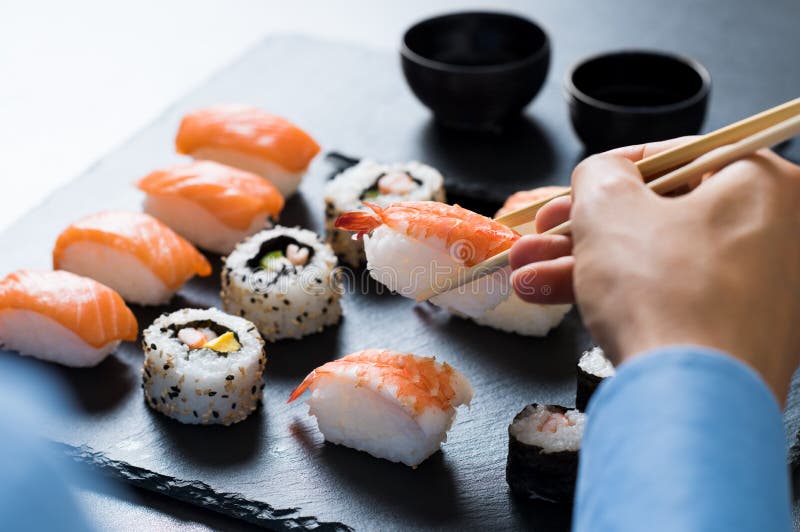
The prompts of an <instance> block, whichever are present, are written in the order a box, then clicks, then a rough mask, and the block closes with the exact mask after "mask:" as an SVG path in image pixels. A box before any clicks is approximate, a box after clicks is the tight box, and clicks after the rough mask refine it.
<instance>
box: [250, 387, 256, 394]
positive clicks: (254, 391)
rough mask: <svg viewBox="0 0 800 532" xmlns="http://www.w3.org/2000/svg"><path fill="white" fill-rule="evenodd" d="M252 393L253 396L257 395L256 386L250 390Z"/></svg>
mask: <svg viewBox="0 0 800 532" xmlns="http://www.w3.org/2000/svg"><path fill="white" fill-rule="evenodd" d="M250 393H253V394H254V393H256V387H255V386H253V387H252V388H250Z"/></svg>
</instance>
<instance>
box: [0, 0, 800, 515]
mask: <svg viewBox="0 0 800 532" xmlns="http://www.w3.org/2000/svg"><path fill="white" fill-rule="evenodd" d="M611 4H612V3H602V4H601V3H581V4H580V5H578V4H577V3H575V2H548V3H544V2H537V3H532V2H518V3H515V4H513V5H514V6H515V7H516V10H517V11H519V12H521V13H524V14H528V15H530V16H532V17H534V18H536V19H537V20H538V21H539V22H541V23H542V24H543V25H544V26H545V27H546V28H547V29H548V31H549V33H550V36H551V39H552V41H553V48H554V56H553V59H554V60H553V65H552V67H551V72H550V77H549V80H548V83H547V85H546V87H545V89H544V91H543V93H542V94H541V95H540V97H539V98H538V99H537V100H536V101H535V102H534V103H533V104H532V105H531V107H530V108H529V109H528V119H527V120H526V121H525V122H524V123H523V124H522V125H521V126H520V127H521V130H519V133H520V134H521V136H522V137H523V138H524V139H525V142H524V143H518V144H513V142H512V145H511V146H510V147H509V146H508V143H499V142H498V141H497V139H494V140H492V139H490V140H488V141H486V142H483V141H481V140H478V139H474V138H463V137H458V136H453V135H450V134H448V133H446V132H442V131H441V130H439V129H438V128H437V127H436V126H435V125H434V124H433V123H432V122H430V121H429V120H428V118H427V113H426V112H425V111H424V110H423V109H422V108H420V107H419V105H418V104H417V103H416V102H415V101H413V99H412V96H411V95H410V94H409V93H408V92H407V91H406V90H405V88H404V87H402V86H401V82H400V77H399V72H398V71H396V70H395V69H396V68H397V61H396V57H395V56H394V55H393V54H392V53H388V52H386V53H379V52H375V53H372V52H364V53H365V54H366V55H365V56H364V57H366V58H368V59H366V60H365V64H366V65H369V68H371V69H373V70H374V73H375V75H376V76H377V77H376V79H375V81H374V84H373V85H372V86H371V88H370V89H369V91H368V92H369V93H370V94H371V95H372V100H371V103H372V104H373V107H372V112H371V113H370V115H371V118H372V119H373V123H372V125H371V126H370V125H369V124H367V126H366V127H364V124H365V116H364V115H360V116H358V117H355V119H354V122H357V123H358V124H359V125H360V126H362V127H361V128H359V130H358V131H353V130H352V127H351V126H352V125H351V124H348V123H347V122H342V123H341V124H339V127H341V128H342V130H343V131H346V134H345V135H344V138H346V139H347V142H346V146H345V145H341V144H340V145H333V146H332V145H331V144H333V143H335V142H336V137H335V136H334V135H333V133H331V132H330V131H326V132H325V133H324V136H325V139H324V140H325V141H327V142H326V145H328V147H336V148H339V149H342V150H344V151H349V152H351V153H354V154H358V155H369V156H372V157H376V158H380V159H407V158H413V157H416V158H420V159H422V160H426V161H427V162H431V163H432V164H435V165H437V166H440V167H442V168H443V170H444V171H445V173H446V174H447V175H448V176H449V177H450V180H451V181H450V184H451V185H455V188H456V189H459V190H462V189H463V187H462V185H463V184H464V183H467V182H469V179H470V178H472V177H474V174H475V172H476V169H482V168H485V160H484V159H483V158H484V157H487V156H490V155H491V154H497V153H499V154H500V157H497V158H496V159H500V160H502V159H508V160H512V161H513V164H511V166H508V167H506V168H505V171H504V172H502V175H504V176H505V177H504V178H502V179H501V178H500V177H497V178H496V179H495V178H494V176H491V177H492V180H493V181H495V184H496V185H497V186H493V187H491V189H490V192H491V193H494V194H500V192H499V191H503V192H502V194H505V192H506V191H510V190H511V189H512V188H514V187H517V185H518V184H519V183H521V182H524V183H525V184H527V185H530V186H535V185H537V184H541V183H545V182H566V181H567V180H568V177H569V169H570V168H571V167H572V166H573V165H574V163H575V162H576V161H577V160H579V159H580V158H581V157H582V153H581V149H580V146H579V145H578V144H577V141H576V140H575V138H574V136H573V134H572V132H571V131H570V130H569V125H568V117H567V114H566V108H565V106H564V104H563V101H562V98H561V94H560V91H561V88H560V86H561V80H562V78H563V76H564V73H565V71H566V68H567V67H568V65H569V64H571V63H572V62H574V61H575V60H576V59H578V58H580V57H581V56H583V55H586V54H591V53H595V52H598V51H601V50H607V49H617V48H627V47H636V48H658V49H665V50H670V51H675V52H680V53H684V54H687V55H690V56H692V57H694V58H696V59H698V60H699V61H701V62H702V63H703V64H705V65H706V67H708V69H709V70H710V72H711V75H712V78H713V90H712V98H711V105H710V110H709V118H708V121H707V129H711V128H714V127H717V126H720V125H722V124H724V123H726V122H728V121H730V120H733V119H736V118H738V117H742V116H745V115H747V114H749V113H752V112H755V111H757V110H760V109H762V108H765V107H768V106H771V105H774V104H775V103H778V102H780V101H784V100H788V99H790V98H793V97H795V96H797V94H796V91H797V87H798V86H800V62H798V61H797V60H796V57H795V55H796V54H795V53H794V51H796V50H798V49H800V46H798V45H800V35H798V32H797V31H796V29H795V25H796V22H797V21H798V20H800V2H794V1H789V0H786V1H780V2H779V1H773V2H765V3H762V4H760V5H758V4H755V3H752V4H751V3H740V2H736V3H734V2H726V1H724V0H720V1H716V2H710V1H708V2H702V3H700V2H691V1H688V0H680V1H675V2H670V3H668V4H666V3H655V2H651V3H643V2H640V1H638V2H637V1H624V2H614V3H613V5H611ZM351 16H354V15H353V14H347V13H343V14H342V17H343V20H344V19H349V17H351ZM347 23H350V24H354V28H355V27H356V26H357V21H355V20H352V19H349V20H348V22H347ZM277 42H278V46H282V47H284V49H285V50H286V51H287V53H291V50H292V49H293V48H294V47H295V45H296V47H298V48H303V46H307V45H308V46H311V44H309V43H308V42H307V41H297V42H296V43H295V44H292V42H293V41H292V40H291V39H288V40H286V39H283V40H279V41H277ZM274 45H275V41H272V42H270V41H267V42H265V43H264V44H262V45H260V46H259V47H258V48H257V49H256V50H254V52H252V53H250V54H249V56H248V57H249V58H250V59H249V60H250V61H253V58H255V59H256V60H258V58H259V57H260V55H259V54H261V57H263V54H269V52H268V51H266V50H268V49H269V47H270V46H274ZM321 46H322V47H323V48H325V49H328V50H329V52H328V53H331V54H333V55H336V54H335V50H333V49H334V48H336V47H333V46H331V47H328V46H326V45H325V44H324V43H322V44H321ZM273 49H274V48H273ZM332 50H333V51H332ZM306 51H308V49H306ZM322 53H323V54H324V52H322ZM349 53H350V52H348V54H349ZM352 53H355V54H360V53H362V52H359V51H357V50H356V51H353V52H352ZM351 59H352V56H351ZM351 59H348V60H347V61H345V62H344V63H343V64H348V65H349V67H348V68H350V69H354V68H358V65H353V64H350V63H349V61H351ZM247 60H248V59H246V60H245V61H247ZM332 61H333V60H332ZM334 63H335V61H334ZM301 64H302V63H301ZM298 68H301V67H298ZM232 69H233V71H234V72H235V71H236V65H234V66H233V67H232ZM297 74H298V73H297V72H295V73H291V74H289V73H287V74H286V76H293V75H297ZM326 75H328V76H330V77H331V79H330V85H332V86H334V88H333V89H328V87H327V86H326V85H327V84H326V83H325V82H324V79H320V78H319V77H314V74H313V73H312V74H311V76H310V77H311V78H312V79H313V80H315V81H316V82H317V83H318V85H317V88H318V91H319V92H321V93H322V94H323V95H325V94H326V93H327V94H336V90H340V89H336V88H335V86H337V85H340V84H341V83H342V81H341V79H347V80H350V79H351V76H353V75H354V73H353V72H351V71H348V72H341V73H338V74H337V72H336V71H335V68H334V65H331V67H330V71H329V72H326ZM337 76H338V77H339V78H340V79H339V80H337V79H336V78H337ZM392 76H394V77H392ZM300 77H302V73H301V74H300ZM356 77H357V80H358V81H359V82H360V83H370V79H369V78H370V76H368V75H365V72H363V71H361V72H358V73H357V76H356ZM387 77H388V79H387ZM257 79H259V80H263V79H265V74H264V73H261V74H260V77H258V78H257ZM243 81H245V80H243V79H241V78H236V77H231V78H229V79H227V80H225V79H220V78H216V79H215V80H214V81H212V83H211V85H212V86H213V87H215V90H217V91H225V90H228V89H229V90H230V91H231V92H230V94H232V95H236V94H241V93H240V92H237V87H236V85H237V84H238V83H242V82H243ZM226 84H230V86H229V87H227V89H226ZM203 90H204V89H202V88H201V89H200V90H199V91H198V92H197V93H195V94H194V95H193V96H190V97H189V98H188V99H187V100H186V101H185V102H183V103H182V104H181V106H184V105H187V104H188V103H192V102H198V101H201V100H203V99H207V97H208V96H210V94H212V93H208V92H206V93H203ZM304 90H305V91H306V92H307V90H308V89H307V87H304V88H301V89H299V91H300V92H301V93H302V92H303V91H304ZM356 90H358V89H356ZM384 90H385V91H386V92H384V93H382V92H381V91H384ZM218 94H219V92H218ZM222 94H224V92H223V93H222ZM310 105H311V106H312V107H313V106H314V105H319V104H318V102H314V103H312V104H310ZM329 105H335V103H334V102H329ZM181 106H179V107H181ZM398 109H400V110H402V111H403V114H404V115H405V116H403V117H397V116H395V115H394V114H393V113H396V112H397V111H398ZM276 110H277V109H276ZM318 111H319V112H324V107H320V108H319V110H318ZM174 115H175V110H173V111H172V112H171V113H170V114H169V116H167V117H165V119H164V120H172V119H174ZM385 124H390V125H391V126H393V127H396V128H397V129H395V130H394V131H393V132H392V134H391V135H389V134H387V132H386V131H384V130H381V127H382V125H385ZM348 128H350V129H348ZM372 128H375V129H372ZM153 130H158V131H159V133H158V135H156V136H155V137H153V136H152V131H153ZM376 138H377V139H384V140H387V142H382V143H376V140H375V139H376ZM391 139H394V142H392V141H391ZM165 142H166V143H168V142H169V139H168V134H167V132H166V129H164V130H163V131H161V128H159V127H158V126H154V128H150V134H145V135H142V136H139V137H137V138H135V139H133V140H132V144H134V145H135V144H137V143H139V145H140V148H142V149H146V150H149V151H150V152H151V153H154V154H155V155H154V156H153V159H152V160H148V161H140V162H137V163H136V164H133V165H123V166H119V165H118V164H117V163H118V162H120V159H119V156H118V154H117V155H116V159H115V158H114V157H112V158H111V159H109V160H108V161H104V162H101V163H100V164H99V165H98V167H96V168H94V169H92V170H91V171H90V172H89V174H92V173H94V175H95V176H96V175H98V172H100V173H101V174H102V173H108V172H110V171H112V170H114V171H123V172H124V173H126V174H128V175H126V176H125V177H124V179H126V180H128V179H129V178H134V177H137V175H139V174H141V173H143V172H145V171H147V170H148V169H149V168H151V167H153V166H155V165H158V164H162V163H164V162H166V161H167V160H166V159H163V158H165V157H167V155H166V154H167V153H168V150H165V147H164V145H163V144H164V143H165ZM526 146H529V148H526ZM465 148H466V149H465ZM121 150H122V151H124V150H125V147H123V148H122V149H121ZM503 150H505V151H503ZM464 153H467V156H466V157H463V156H458V155H463V154H464ZM786 153H787V155H789V156H791V157H793V158H795V159H797V158H798V157H797V156H798V153H800V152H799V151H798V147H797V145H796V144H795V145H790V146H788V147H787V151H786ZM469 154H472V155H471V156H470V155H469ZM476 154H477V155H476ZM454 155H456V156H454ZM162 159H163V160H162ZM482 160H483V161H484V162H483V163H482V162H481V161H482ZM500 164H501V166H502V164H503V163H502V162H501V163H500ZM104 165H105V166H104ZM512 169H517V172H516V173H515V172H513V171H510V170H512ZM527 170H530V171H527ZM320 171H323V170H320ZM498 174H501V173H500V172H498ZM467 188H469V187H467ZM119 190H120V189H119V188H117V187H115V186H111V185H109V187H108V189H107V190H103V187H100V189H99V192H100V193H107V194H110V196H111V199H110V200H109V201H107V202H106V203H110V204H108V205H105V206H109V207H113V206H130V204H131V198H130V196H128V195H123V194H120V193H119ZM467 192H469V191H468V190H467ZM56 205H57V202H55V203H52V206H56ZM45 207H47V206H45ZM87 209H88V210H91V208H87ZM75 214H80V212H75ZM65 215H66V211H65ZM70 215H71V214H70ZM23 223H25V222H24V221H23ZM27 223H30V221H29V222H27ZM13 232H14V229H13V228H12V230H11V231H9V232H7V233H5V234H4V235H2V236H1V237H0V240H5V239H14V240H17V238H14V236H13ZM52 232H53V227H47V224H42V227H41V228H40V229H35V230H32V232H31V233H29V235H30V236H31V237H33V238H31V239H28V244H26V245H24V246H22V249H20V253H19V255H15V256H6V257H4V258H3V260H2V269H3V271H8V270H11V269H14V268H17V267H22V266H34V267H35V266H39V267H41V265H42V261H43V259H44V258H46V254H47V251H48V249H47V248H48V247H49V244H48V245H44V246H42V245H41V244H40V243H37V242H41V241H45V242H49V241H50V240H51V237H52ZM37 233H38V234H37ZM37 237H38V238H37ZM6 249H8V248H6ZM298 345H299V344H298ZM461 415H464V413H462V414H461ZM336 452H338V451H336ZM76 489H77V490H78V491H79V493H81V494H82V495H81V497H82V498H83V499H84V500H88V501H90V502H92V501H93V504H100V506H101V507H102V506H103V505H106V507H110V508H113V509H110V510H109V511H108V512H107V515H106V516H105V518H104V519H100V520H99V521H98V522H99V523H101V525H102V526H103V527H108V528H127V527H128V525H130V524H131V523H132V521H131V518H132V516H136V515H141V516H142V517H141V521H140V522H143V523H148V527H151V528H160V527H167V526H169V527H174V526H179V525H185V526H208V527H212V528H229V527H237V526H243V525H241V523H239V522H236V521H230V520H228V519H226V518H223V517H220V516H217V515H216V514H211V513H206V512H203V511H198V510H195V509H194V508H192V507H188V506H186V505H184V504H182V503H175V502H172V501H170V500H167V499H164V498H162V497H159V496H156V495H152V494H144V493H140V492H138V491H131V492H128V493H127V494H120V493H118V492H117V491H113V492H101V493H98V492H97V491H96V490H95V488H87V487H80V486H79V487H77V488H76ZM101 502H102V504H101ZM144 506H147V508H146V509H145V508H143V507H144ZM440 524H441V523H440ZM517 524H518V525H519V522H517Z"/></svg>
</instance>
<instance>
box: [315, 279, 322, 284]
mask: <svg viewBox="0 0 800 532" xmlns="http://www.w3.org/2000/svg"><path fill="white" fill-rule="evenodd" d="M314 280H315V281H316V282H317V284H322V279H320V278H316V279H314Z"/></svg>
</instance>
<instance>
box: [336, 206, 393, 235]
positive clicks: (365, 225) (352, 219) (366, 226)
mask: <svg viewBox="0 0 800 532" xmlns="http://www.w3.org/2000/svg"><path fill="white" fill-rule="evenodd" d="M365 205H366V206H367V207H369V208H370V209H372V210H373V211H375V212H366V211H353V212H346V213H344V214H342V215H341V216H339V217H338V218H337V219H336V222H335V223H334V226H335V227H336V228H337V229H344V230H345V231H356V232H357V234H356V238H361V237H362V236H364V235H365V234H367V233H369V232H370V231H372V230H373V229H375V228H376V227H378V226H379V225H381V223H382V222H381V218H380V212H379V210H380V207H378V206H377V205H371V204H369V203H365Z"/></svg>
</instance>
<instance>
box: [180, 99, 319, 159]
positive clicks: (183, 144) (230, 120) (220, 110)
mask: <svg viewBox="0 0 800 532" xmlns="http://www.w3.org/2000/svg"><path fill="white" fill-rule="evenodd" d="M175 146H176V148H177V150H178V153H184V154H188V155H191V154H192V153H194V152H195V151H197V150H198V149H201V148H216V149H229V150H236V151H239V152H243V153H246V154H248V155H252V156H255V157H260V158H262V159H266V160H268V161H271V162H273V163H275V164H277V165H279V166H281V167H283V168H284V169H285V170H287V171H289V172H300V171H302V170H304V169H305V168H306V167H308V165H309V163H310V162H311V160H312V159H313V158H314V156H316V155H317V153H319V150H320V147H319V145H318V144H317V143H316V141H314V139H313V138H311V136H310V135H309V134H308V133H306V132H305V131H303V130H302V129H300V128H299V127H297V126H295V125H294V124H292V123H291V122H289V121H288V120H286V119H285V118H281V117H279V116H275V115H272V114H269V113H267V112H266V111H262V110H261V109H258V108H256V107H250V106H246V105H215V106H211V107H205V108H203V109H198V110H196V111H194V112H191V113H189V114H187V115H186V116H185V117H184V118H183V121H181V125H180V128H179V130H178V135H177V137H176V139H175Z"/></svg>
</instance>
